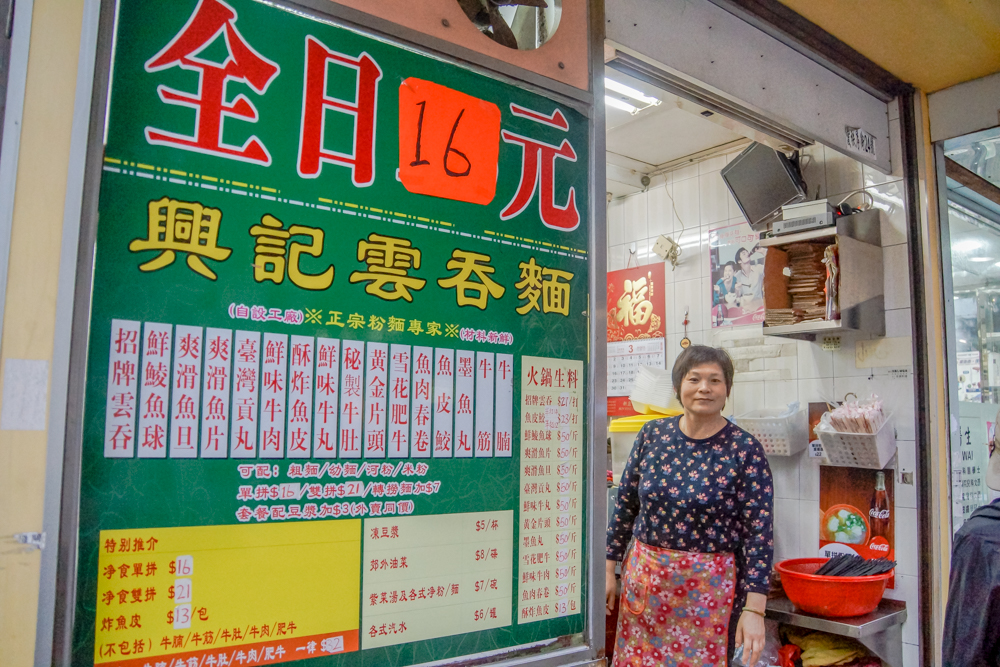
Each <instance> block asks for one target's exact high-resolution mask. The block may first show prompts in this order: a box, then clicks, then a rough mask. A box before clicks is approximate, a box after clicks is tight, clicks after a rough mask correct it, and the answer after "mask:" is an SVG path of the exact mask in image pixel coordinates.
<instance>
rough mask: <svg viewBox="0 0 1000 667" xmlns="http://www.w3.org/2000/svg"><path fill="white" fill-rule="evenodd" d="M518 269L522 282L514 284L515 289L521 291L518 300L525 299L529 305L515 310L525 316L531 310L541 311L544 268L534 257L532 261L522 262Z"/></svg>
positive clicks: (526, 304)
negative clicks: (540, 300)
mask: <svg viewBox="0 0 1000 667" xmlns="http://www.w3.org/2000/svg"><path fill="white" fill-rule="evenodd" d="M517 268H519V269H521V280H520V282H517V283H515V284H514V288H515V289H519V290H521V293H520V294H518V295H517V298H518V299H524V300H526V301H527V303H525V304H524V305H523V306H519V307H518V308H516V309H515V310H516V311H517V313H518V315H524V314H525V313H527V312H528V311H529V310H541V307H540V306H539V305H538V299H539V298H540V297H541V296H542V267H540V266H538V265H537V264H535V258H534V257H532V258H531V261H529V262H521V263H520V264H518V265H517Z"/></svg>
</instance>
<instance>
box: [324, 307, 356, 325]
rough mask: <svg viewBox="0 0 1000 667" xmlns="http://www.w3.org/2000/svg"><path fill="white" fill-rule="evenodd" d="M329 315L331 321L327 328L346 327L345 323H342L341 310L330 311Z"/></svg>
mask: <svg viewBox="0 0 1000 667" xmlns="http://www.w3.org/2000/svg"><path fill="white" fill-rule="evenodd" d="M329 313H330V319H329V320H328V321H327V323H326V324H327V326H331V325H336V326H338V327H342V326H344V323H343V322H341V321H340V316H341V315H343V313H342V312H340V311H339V310H331V311H329ZM355 328H357V327H355Z"/></svg>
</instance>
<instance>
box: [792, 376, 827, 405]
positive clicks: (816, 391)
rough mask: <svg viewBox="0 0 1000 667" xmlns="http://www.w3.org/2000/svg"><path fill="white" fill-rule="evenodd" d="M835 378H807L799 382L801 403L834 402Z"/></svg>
mask: <svg viewBox="0 0 1000 667" xmlns="http://www.w3.org/2000/svg"><path fill="white" fill-rule="evenodd" d="M834 398H835V397H834V395H833V378H832V377H825V378H805V379H800V380H799V402H800V403H802V405H803V406H808V404H809V403H818V402H820V401H829V400H833V399H834Z"/></svg>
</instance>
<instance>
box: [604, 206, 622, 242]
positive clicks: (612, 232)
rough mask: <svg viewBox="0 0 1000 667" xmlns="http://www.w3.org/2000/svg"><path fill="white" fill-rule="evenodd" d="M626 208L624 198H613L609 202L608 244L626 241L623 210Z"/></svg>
mask: <svg viewBox="0 0 1000 667" xmlns="http://www.w3.org/2000/svg"><path fill="white" fill-rule="evenodd" d="M624 210H625V200H624V199H612V200H611V203H610V204H608V244H609V245H612V246H616V245H622V244H623V243H625V228H624V226H623V225H624V223H623V222H622V220H623V212H624Z"/></svg>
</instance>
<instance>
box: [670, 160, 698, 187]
mask: <svg viewBox="0 0 1000 667" xmlns="http://www.w3.org/2000/svg"><path fill="white" fill-rule="evenodd" d="M698 169H699V167H698V163H697V162H696V163H694V164H690V165H688V166H686V167H682V168H680V169H675V170H673V171H672V172H670V173H671V175H672V178H671V181H670V182H671V183H678V182H680V181H686V180H687V179H689V178H695V177H697V176H698Z"/></svg>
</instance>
